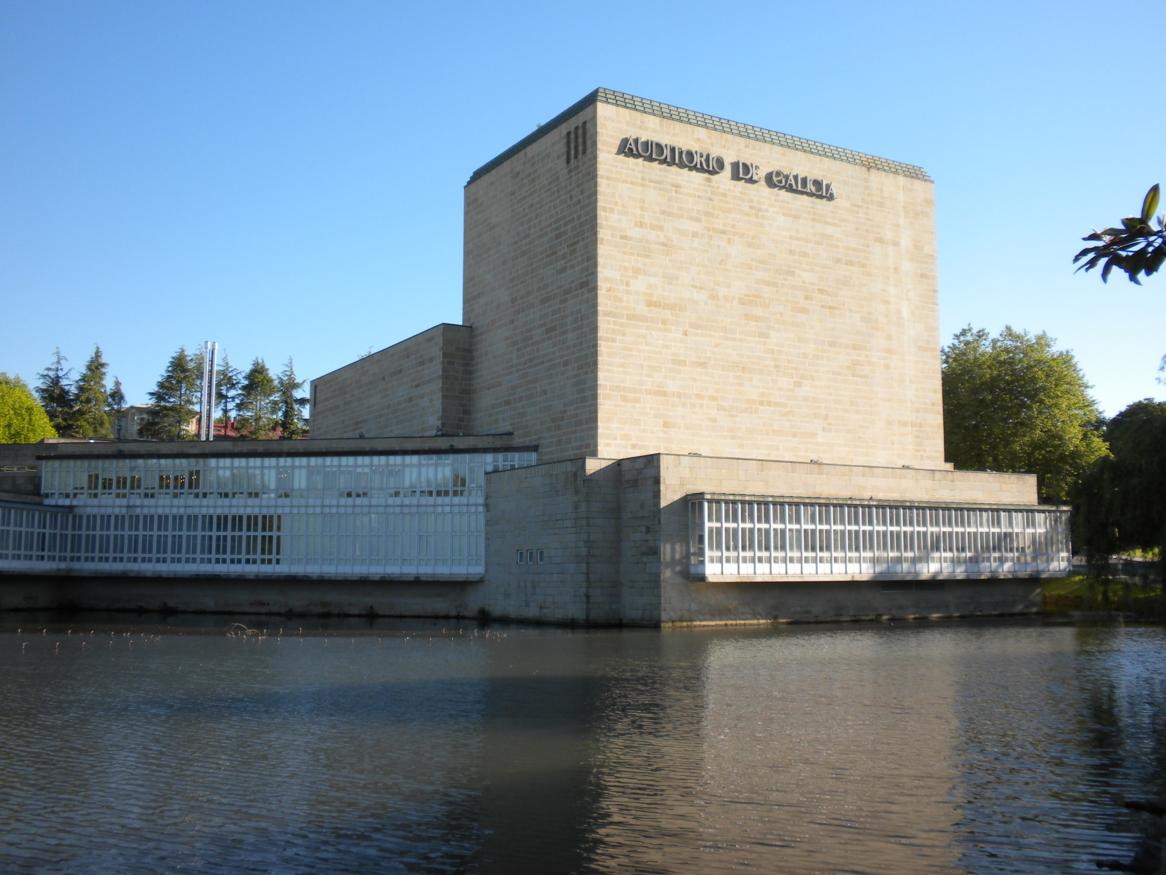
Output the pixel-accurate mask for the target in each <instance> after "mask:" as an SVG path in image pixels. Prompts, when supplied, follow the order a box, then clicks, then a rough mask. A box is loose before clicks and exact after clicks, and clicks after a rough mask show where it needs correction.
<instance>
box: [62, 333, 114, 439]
mask: <svg viewBox="0 0 1166 875" xmlns="http://www.w3.org/2000/svg"><path fill="white" fill-rule="evenodd" d="M108 370H109V365H108V364H107V363H106V361H105V359H104V358H102V357H101V347H100V346H95V347H94V348H93V355H91V356H90V357H89V361H87V362H86V363H85V370H83V371H82V372H81V376H80V377H78V379H77V385H76V386H75V387H74V388H73V409H72V410H71V411H70V415H69V424H70V432H71V433H72V434H73V435H74V436H76V437H82V438H111V437H113V429H112V428H111V427H110V423H109V414H108V413H107V412H106V407H107V406H108V404H109V396H108V395H107V393H106V391H105V375H106V372H107V371H108Z"/></svg>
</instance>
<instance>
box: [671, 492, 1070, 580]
mask: <svg viewBox="0 0 1166 875" xmlns="http://www.w3.org/2000/svg"><path fill="white" fill-rule="evenodd" d="M1068 528H1069V511H1068V510H1067V509H1064V508H1054V507H1039V508H1038V507H1033V508H1004V507H998V508H994V507H979V506H976V507H970V506H966V505H965V506H958V505H951V506H932V505H927V506H923V505H905V504H874V503H872V504H865V503H864V504H849V503H828V502H801V501H771V500H757V501H748V500H738V499H715V498H709V497H707V496H700V497H698V496H693V497H690V498H689V501H688V531H689V572H690V573H691V574H692V575H693V576H696V577H717V576H731V577H806V576H824V575H846V576H870V577H877V576H880V575H886V576H898V577H909V576H933V575H934V576H942V575H952V576H959V575H971V574H974V575H992V574H1012V573H1046V572H1047V573H1059V572H1066V571H1068V570H1069V567H1070V563H1071V554H1070V547H1069V534H1068Z"/></svg>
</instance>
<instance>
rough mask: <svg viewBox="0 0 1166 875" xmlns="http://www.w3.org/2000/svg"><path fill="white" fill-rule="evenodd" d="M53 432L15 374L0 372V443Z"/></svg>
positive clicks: (28, 440) (34, 438)
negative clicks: (9, 374) (11, 375)
mask: <svg viewBox="0 0 1166 875" xmlns="http://www.w3.org/2000/svg"><path fill="white" fill-rule="evenodd" d="M56 436H57V432H56V430H55V429H54V428H53V425H52V423H51V422H50V421H49V417H48V414H46V413H45V409H44V408H43V407H41V405H40V403H39V402H38V401H37V400H36V399H35V398H34V397H33V396H32V392H30V391H28V386H26V385H25V384H24V381H23V380H21V379H20V378H19V377H10V376H8V375H7V374H5V373H0V444H34V443H36V442H37V441H40V440H44V439H45V438H51V437H56Z"/></svg>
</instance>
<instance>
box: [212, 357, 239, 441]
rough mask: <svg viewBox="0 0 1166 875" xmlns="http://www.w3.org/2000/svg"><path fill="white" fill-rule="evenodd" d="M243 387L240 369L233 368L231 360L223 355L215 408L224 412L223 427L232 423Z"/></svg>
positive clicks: (216, 388)
mask: <svg viewBox="0 0 1166 875" xmlns="http://www.w3.org/2000/svg"><path fill="white" fill-rule="evenodd" d="M242 386H243V376H242V374H240V373H239V369H238V368H233V367H231V360H230V359H228V358H227V354H226V353H223V358H222V362H221V364H220V365H219V371H218V374H217V376H216V377H215V406H216V407H218V408H219V410H220V411H222V414H223V425H224V426H226V425H227V424H228V423H229V422H230V421H231V414H232V413H233V412H234V411H235V404H236V402H237V401H238V398H239V389H240V388H241V387H242Z"/></svg>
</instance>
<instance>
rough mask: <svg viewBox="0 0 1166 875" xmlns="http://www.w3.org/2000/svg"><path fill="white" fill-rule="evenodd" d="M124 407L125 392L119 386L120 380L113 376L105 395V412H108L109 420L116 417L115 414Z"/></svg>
mask: <svg viewBox="0 0 1166 875" xmlns="http://www.w3.org/2000/svg"><path fill="white" fill-rule="evenodd" d="M125 409H126V393H125V390H124V389H123V388H122V387H121V380H120V379H118V378H117V377H114V378H113V387H112V388H111V389H110V390H109V394H108V395H107V396H106V397H105V412H106V413H108V414H109V418H110V420H111V421H112V420H114V419H116V418H117V415H118V414H119V413H121V412H122V411H123V410H125Z"/></svg>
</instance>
